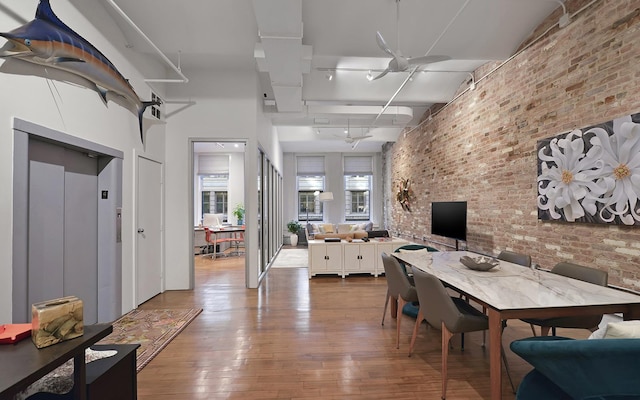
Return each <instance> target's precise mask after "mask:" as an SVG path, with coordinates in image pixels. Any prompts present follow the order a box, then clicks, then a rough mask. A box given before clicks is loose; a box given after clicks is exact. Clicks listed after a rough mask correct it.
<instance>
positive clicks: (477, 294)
mask: <svg viewBox="0 0 640 400" xmlns="http://www.w3.org/2000/svg"><path fill="white" fill-rule="evenodd" d="M393 256H395V257H396V258H397V259H398V260H400V261H402V262H403V263H405V264H407V265H412V266H414V267H416V268H418V269H420V270H422V271H424V272H426V273H429V274H432V275H434V276H436V277H437V278H438V279H440V280H441V281H442V282H443V283H444V284H445V286H447V287H449V288H451V289H453V290H454V291H456V292H458V293H460V294H462V295H464V296H466V297H468V298H469V299H471V300H473V301H474V302H476V303H478V304H479V305H480V306H483V307H484V308H485V309H486V312H487V315H488V319H489V370H490V371H489V375H490V381H491V382H490V383H491V396H490V398H491V399H493V400H497V399H501V396H502V365H501V351H502V346H501V343H502V329H503V321H505V320H508V319H522V318H551V317H562V316H569V315H572V316H573V315H593V314H613V313H621V314H622V315H623V317H624V319H625V320H629V319H640V296H638V295H636V294H634V293H630V292H627V291H624V290H619V289H616V288H612V287H608V286H599V285H595V284H592V283H588V282H584V281H581V280H577V279H572V278H568V277H566V276H562V275H558V274H554V273H552V272H549V271H546V270H541V269H532V268H528V267H523V266H521V265H518V264H513V263H510V262H507V261H503V260H499V262H498V265H497V266H495V267H494V268H492V269H490V270H488V271H478V270H472V269H469V268H467V267H466V266H465V265H463V264H462V263H461V262H460V258H461V257H464V256H468V257H472V258H477V257H481V255H480V254H476V253H473V252H469V251H444V252H431V253H425V252H404V253H393Z"/></svg>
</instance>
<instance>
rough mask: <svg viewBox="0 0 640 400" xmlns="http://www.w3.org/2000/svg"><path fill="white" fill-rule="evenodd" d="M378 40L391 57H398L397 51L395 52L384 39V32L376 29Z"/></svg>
mask: <svg viewBox="0 0 640 400" xmlns="http://www.w3.org/2000/svg"><path fill="white" fill-rule="evenodd" d="M376 42H378V46H379V47H380V48H381V49H382V50H383V51H384V52H385V53H387V54H389V55H390V56H391V57H393V58H396V53H394V51H393V50H391V48H390V47H389V45H388V44H387V42H385V41H384V38H383V37H382V34H381V33H380V32H377V31H376Z"/></svg>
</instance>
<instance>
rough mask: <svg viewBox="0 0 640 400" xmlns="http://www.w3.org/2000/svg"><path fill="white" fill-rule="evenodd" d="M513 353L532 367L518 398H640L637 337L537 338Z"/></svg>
mask: <svg viewBox="0 0 640 400" xmlns="http://www.w3.org/2000/svg"><path fill="white" fill-rule="evenodd" d="M625 322H630V321H625ZM632 322H636V323H637V322H640V321H632ZM639 327H640V325H636V328H635V329H636V332H637V330H638V328H639ZM607 337H608V338H607ZM511 350H513V352H514V353H516V354H517V355H519V356H520V357H522V358H523V359H524V360H526V361H527V362H529V364H531V365H532V366H533V367H534V369H533V370H532V371H531V372H529V373H528V374H527V375H525V377H524V378H523V379H522V382H521V383H520V385H519V387H518V391H517V394H516V399H517V400H539V399H545V400H555V399H558V400H560V399H561V400H570V399H585V400H586V399H589V400H596V399H598V400H614V399H615V400H621V399H640V362H638V359H639V358H640V339H639V338H636V337H628V336H625V335H609V336H605V338H603V339H577V340H576V339H569V338H565V337H559V336H541V337H540V336H539V337H531V338H526V339H521V340H516V341H514V342H512V343H511Z"/></svg>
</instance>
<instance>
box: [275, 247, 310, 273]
mask: <svg viewBox="0 0 640 400" xmlns="http://www.w3.org/2000/svg"><path fill="white" fill-rule="evenodd" d="M308 264H309V253H308V251H307V249H306V248H304V249H280V253H278V255H277V256H276V259H275V260H273V264H271V268H307V267H308Z"/></svg>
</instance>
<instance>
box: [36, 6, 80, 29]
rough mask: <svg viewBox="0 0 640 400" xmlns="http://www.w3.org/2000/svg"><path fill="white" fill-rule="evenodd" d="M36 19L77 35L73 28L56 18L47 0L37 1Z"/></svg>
mask: <svg viewBox="0 0 640 400" xmlns="http://www.w3.org/2000/svg"><path fill="white" fill-rule="evenodd" d="M36 19H39V20H43V21H47V22H49V23H50V24H52V25H55V26H56V27H58V28H59V29H62V30H63V31H67V32H70V33H73V34H74V35H76V36H80V35H78V34H77V33H76V32H75V31H74V30H73V29H71V28H69V27H68V26H67V25H66V24H65V23H64V22H62V21H61V20H60V18H58V16H57V15H56V14H55V13H54V12H53V10H52V9H51V4H49V0H40V3H38V9H37V10H36Z"/></svg>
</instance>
